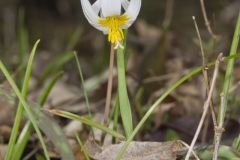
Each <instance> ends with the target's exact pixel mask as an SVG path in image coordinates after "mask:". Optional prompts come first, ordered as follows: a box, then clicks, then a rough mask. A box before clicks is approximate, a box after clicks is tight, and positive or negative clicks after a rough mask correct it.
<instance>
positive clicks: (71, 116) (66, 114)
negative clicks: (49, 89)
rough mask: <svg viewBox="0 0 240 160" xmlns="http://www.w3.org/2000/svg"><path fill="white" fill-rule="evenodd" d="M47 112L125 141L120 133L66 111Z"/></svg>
mask: <svg viewBox="0 0 240 160" xmlns="http://www.w3.org/2000/svg"><path fill="white" fill-rule="evenodd" d="M47 111H48V112H50V113H52V114H54V115H58V116H61V117H65V118H68V119H72V120H78V121H80V122H82V123H85V124H87V125H89V126H91V127H95V128H98V129H100V130H102V131H104V132H106V133H108V134H110V135H112V136H114V137H116V138H119V139H125V137H124V136H123V135H121V134H120V133H118V132H115V131H113V130H111V129H109V128H107V127H105V126H103V125H101V124H99V123H97V122H94V121H92V120H90V119H88V118H85V117H80V116H78V115H76V114H73V113H70V112H66V111H61V110H47Z"/></svg>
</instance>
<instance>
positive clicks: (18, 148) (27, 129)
mask: <svg viewBox="0 0 240 160" xmlns="http://www.w3.org/2000/svg"><path fill="white" fill-rule="evenodd" d="M62 75H63V72H62V71H61V72H59V73H57V74H56V75H55V76H54V77H53V79H52V80H50V82H49V83H48V84H47V86H46V87H45V88H44V89H43V91H42V93H41V94H40V96H39V98H38V104H39V105H40V106H43V105H44V103H45V101H46V99H47V97H48V95H49V93H50V91H51V90H52V88H53V86H54V85H55V83H56V82H57V80H58V79H59V78H61V77H62ZM32 129H33V127H32V124H31V123H30V122H27V123H26V125H25V126H24V128H23V130H22V132H21V134H20V136H19V138H18V141H17V143H16V145H15V149H14V150H15V152H14V159H15V160H19V159H20V158H21V156H22V154H23V151H24V149H25V147H26V144H27V142H28V140H29V137H30V134H31V132H32Z"/></svg>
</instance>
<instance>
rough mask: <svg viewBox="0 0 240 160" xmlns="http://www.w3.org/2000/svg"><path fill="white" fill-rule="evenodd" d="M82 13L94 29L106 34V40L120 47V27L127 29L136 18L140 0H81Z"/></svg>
mask: <svg viewBox="0 0 240 160" xmlns="http://www.w3.org/2000/svg"><path fill="white" fill-rule="evenodd" d="M81 4H82V8H83V13H84V15H85V16H86V18H87V20H88V22H89V23H90V24H91V25H92V26H93V27H95V28H96V29H98V30H100V31H102V32H103V33H104V34H108V41H109V42H110V43H112V44H114V45H115V48H118V47H119V46H120V47H121V43H120V42H121V41H122V40H123V39H124V35H123V31H122V29H127V28H128V27H130V26H131V25H132V24H133V22H134V21H135V20H136V18H137V16H138V13H139V11H140V7H141V0H130V1H128V0H96V2H95V3H93V4H91V3H90V2H89V0H81Z"/></svg>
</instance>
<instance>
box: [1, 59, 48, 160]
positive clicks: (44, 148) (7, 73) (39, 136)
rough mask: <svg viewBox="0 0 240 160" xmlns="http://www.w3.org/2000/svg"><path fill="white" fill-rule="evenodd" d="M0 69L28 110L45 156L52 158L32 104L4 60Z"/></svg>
mask: <svg viewBox="0 0 240 160" xmlns="http://www.w3.org/2000/svg"><path fill="white" fill-rule="evenodd" d="M0 70H1V71H2V72H3V74H4V76H5V77H6V79H7V80H8V82H9V84H10V85H11V87H12V89H13V91H14V93H15V94H16V95H17V97H18V99H19V101H20V102H21V103H22V105H23V107H24V110H25V111H26V113H27V115H28V118H29V120H30V121H31V123H32V124H33V127H34V129H35V131H36V133H37V136H38V138H39V141H40V143H41V145H42V148H43V151H44V154H45V157H46V159H47V160H50V158H49V156H48V152H47V147H46V145H45V143H44V140H43V136H42V134H41V131H40V129H39V127H38V125H37V121H36V119H35V117H34V116H33V114H32V112H31V110H30V106H29V105H28V104H27V102H26V101H25V98H24V97H23V96H22V94H21V92H20V91H19V89H18V87H17V85H16V83H15V82H14V80H13V79H12V77H11V75H10V74H9V72H8V70H7V69H6V67H5V66H4V64H3V63H2V61H0Z"/></svg>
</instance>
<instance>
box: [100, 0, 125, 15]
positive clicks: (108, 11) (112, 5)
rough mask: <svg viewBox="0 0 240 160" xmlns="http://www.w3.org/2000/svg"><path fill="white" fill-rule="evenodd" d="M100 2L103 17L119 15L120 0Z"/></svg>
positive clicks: (103, 0)
mask: <svg viewBox="0 0 240 160" xmlns="http://www.w3.org/2000/svg"><path fill="white" fill-rule="evenodd" d="M101 4H102V6H101V9H102V14H103V16H104V17H109V16H119V15H120V14H121V7H122V5H121V0H102V3H101Z"/></svg>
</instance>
